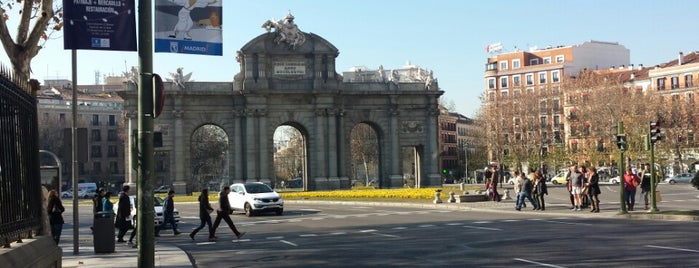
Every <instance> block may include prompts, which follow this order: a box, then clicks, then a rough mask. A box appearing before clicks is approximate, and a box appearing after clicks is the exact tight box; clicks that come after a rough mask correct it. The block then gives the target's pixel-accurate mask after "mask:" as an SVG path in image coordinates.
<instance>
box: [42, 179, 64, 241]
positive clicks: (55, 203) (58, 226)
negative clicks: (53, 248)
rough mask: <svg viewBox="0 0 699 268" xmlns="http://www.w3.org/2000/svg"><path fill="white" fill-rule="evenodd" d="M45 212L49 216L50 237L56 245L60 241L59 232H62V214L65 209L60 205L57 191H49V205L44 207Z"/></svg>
mask: <svg viewBox="0 0 699 268" xmlns="http://www.w3.org/2000/svg"><path fill="white" fill-rule="evenodd" d="M46 211H47V212H48V214H49V223H50V224H51V237H53V241H55V242H56V245H58V241H59V240H60V239H61V230H63V223H64V222H63V215H62V214H63V212H64V211H65V208H64V207H63V203H61V198H59V197H58V191H56V190H51V191H49V204H48V206H46Z"/></svg>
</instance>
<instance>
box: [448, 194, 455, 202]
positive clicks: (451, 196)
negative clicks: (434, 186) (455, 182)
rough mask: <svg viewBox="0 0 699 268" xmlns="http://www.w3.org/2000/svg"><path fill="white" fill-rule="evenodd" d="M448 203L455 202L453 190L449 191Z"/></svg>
mask: <svg viewBox="0 0 699 268" xmlns="http://www.w3.org/2000/svg"><path fill="white" fill-rule="evenodd" d="M449 203H456V197H454V192H449Z"/></svg>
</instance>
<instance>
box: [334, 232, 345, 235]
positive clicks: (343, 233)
mask: <svg viewBox="0 0 699 268" xmlns="http://www.w3.org/2000/svg"><path fill="white" fill-rule="evenodd" d="M345 234H347V232H334V233H330V235H345Z"/></svg>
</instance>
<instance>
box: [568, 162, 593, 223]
mask: <svg viewBox="0 0 699 268" xmlns="http://www.w3.org/2000/svg"><path fill="white" fill-rule="evenodd" d="M566 180H567V181H568V192H569V193H570V200H571V205H572V207H571V210H573V211H582V210H583V208H584V207H585V204H587V203H589V204H590V205H591V206H592V208H591V209H590V212H593V213H599V212H600V208H599V204H600V200H599V195H600V194H601V193H602V191H601V190H600V188H599V174H597V169H596V168H595V167H592V166H591V167H585V166H583V165H573V166H571V167H570V169H569V171H568V173H567V174H566Z"/></svg>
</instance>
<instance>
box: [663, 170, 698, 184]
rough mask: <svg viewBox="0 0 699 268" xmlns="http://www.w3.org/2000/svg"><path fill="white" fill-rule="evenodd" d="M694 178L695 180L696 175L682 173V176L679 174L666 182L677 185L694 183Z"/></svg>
mask: <svg viewBox="0 0 699 268" xmlns="http://www.w3.org/2000/svg"><path fill="white" fill-rule="evenodd" d="M692 178H694V174H692V173H682V174H677V175H675V176H672V177H670V178H667V179H665V182H667V183H669V184H675V183H678V182H679V183H689V182H691V181H692Z"/></svg>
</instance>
